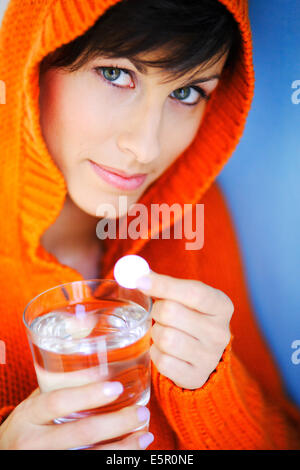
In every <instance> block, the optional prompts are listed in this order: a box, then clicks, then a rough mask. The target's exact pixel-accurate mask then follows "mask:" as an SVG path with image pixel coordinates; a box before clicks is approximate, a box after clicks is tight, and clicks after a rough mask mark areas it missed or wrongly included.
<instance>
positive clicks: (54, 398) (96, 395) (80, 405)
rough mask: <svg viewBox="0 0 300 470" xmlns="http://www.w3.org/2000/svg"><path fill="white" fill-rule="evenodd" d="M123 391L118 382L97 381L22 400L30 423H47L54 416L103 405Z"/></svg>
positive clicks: (54, 417)
mask: <svg viewBox="0 0 300 470" xmlns="http://www.w3.org/2000/svg"><path fill="white" fill-rule="evenodd" d="M122 392H123V385H122V384H121V383H120V382H98V383H92V384H88V385H83V386H81V387H71V388H64V389H59V390H53V391H51V392H47V393H41V394H40V395H38V396H35V395H34V396H31V397H29V399H28V400H26V401H24V402H23V410H24V408H25V407H26V411H27V416H26V417H27V419H28V421H29V422H30V423H32V424H47V423H50V422H52V421H53V420H54V419H56V418H61V417H64V416H68V415H70V414H72V413H75V412H78V411H83V410H88V409H92V408H97V407H99V406H104V405H107V404H109V403H111V402H112V401H114V400H115V399H116V398H117V397H118V396H120V395H121V393H122Z"/></svg>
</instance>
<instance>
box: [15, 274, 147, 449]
mask: <svg viewBox="0 0 300 470" xmlns="http://www.w3.org/2000/svg"><path fill="white" fill-rule="evenodd" d="M151 309H152V300H151V297H148V296H146V295H145V294H143V293H142V292H141V291H140V290H138V289H129V288H125V287H122V286H120V285H119V284H118V283H117V282H116V281H114V280H106V279H95V280H83V281H75V282H70V283H67V284H62V285H60V286H56V287H53V288H52V289H49V290H47V291H45V292H43V293H41V294H39V295H38V296H37V297H35V298H34V299H32V300H31V301H30V302H29V304H28V305H27V306H26V308H25V311H24V315H23V320H24V323H25V326H26V331H27V336H28V340H29V344H30V347H31V351H32V356H33V361H34V367H35V370H36V375H37V380H38V384H39V387H40V391H41V392H42V393H43V392H48V391H51V390H55V389H60V388H65V387H75V386H79V385H84V384H88V383H91V382H96V381H103V382H104V381H118V382H121V383H122V384H123V388H124V390H123V392H122V394H121V395H120V396H119V397H118V398H117V400H115V401H114V402H113V403H110V404H109V405H106V406H102V407H99V408H95V409H91V410H84V411H82V412H77V413H73V414H71V415H69V416H63V417H61V418H58V419H56V420H55V422H57V423H64V422H69V421H72V420H76V419H80V418H83V417H85V416H89V415H91V414H99V413H107V412H111V411H118V410H120V409H121V408H123V407H127V406H131V405H135V404H136V405H143V406H145V405H147V404H148V402H149V399H150V385H151V365H150V364H151V362H150V352H149V350H150V327H151V317H150V313H151ZM148 426H149V423H147V424H146V426H141V427H140V428H137V429H136V430H135V431H137V430H140V429H144V430H147V429H148ZM123 438H124V436H120V437H118V438H117V439H112V440H110V441H105V443H108V442H114V441H117V440H120V439H123ZM103 443H104V442H103Z"/></svg>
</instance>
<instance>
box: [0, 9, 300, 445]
mask: <svg viewBox="0 0 300 470" xmlns="http://www.w3.org/2000/svg"><path fill="white" fill-rule="evenodd" d="M115 3H117V1H116V0H34V1H32V0H11V1H10V3H9V5H8V8H7V10H6V13H5V15H4V18H3V22H2V26H1V30H0V79H1V80H3V81H4V82H5V84H6V104H5V105H0V167H1V171H0V184H1V192H0V214H1V220H2V223H1V231H0V256H1V265H0V282H1V307H0V339H1V340H2V341H4V342H5V347H6V364H0V422H1V420H4V419H5V418H6V417H7V416H8V414H9V413H10V412H11V411H12V410H13V409H14V407H15V406H16V405H17V404H18V403H20V402H21V401H22V400H24V399H25V398H26V397H27V396H28V395H29V394H30V393H31V392H32V391H33V390H34V389H35V388H36V387H37V381H36V376H35V371H34V367H33V362H32V357H31V352H30V348H29V345H28V342H27V338H26V333H25V328H24V325H23V322H22V314H23V311H24V308H25V306H26V304H27V303H28V302H29V301H30V300H31V299H32V298H33V297H34V296H36V295H37V294H39V293H41V292H43V291H44V290H46V289H49V288H51V287H53V286H56V285H59V284H62V283H65V282H70V281H75V280H80V279H82V276H81V274H80V273H79V272H77V271H76V270H74V269H72V268H70V267H68V266H66V265H62V264H61V263H60V262H59V261H58V260H57V259H56V258H55V257H54V256H53V255H51V254H50V253H48V252H47V251H46V250H45V249H44V248H43V246H42V245H41V243H40V239H41V236H42V234H43V233H44V232H45V230H46V229H47V228H48V227H50V226H51V225H52V224H53V223H54V221H55V220H56V218H57V217H58V214H59V213H60V211H61V209H62V207H63V204H64V200H65V197H66V193H67V188H66V183H65V181H64V178H63V175H62V174H61V172H60V171H59V169H58V168H57V167H56V165H55V164H54V161H53V159H52V158H51V155H50V154H49V152H48V150H47V147H46V144H45V142H44V140H43V137H42V133H41V128H40V121H39V64H40V61H41V60H42V59H43V58H44V57H45V56H46V55H47V54H48V53H50V52H52V51H54V50H55V49H56V48H58V47H59V46H61V45H62V44H66V43H68V42H70V41H71V40H73V39H74V38H76V37H77V36H79V35H81V34H83V33H84V32H85V31H86V30H87V29H89V28H90V27H91V26H92V25H93V24H94V23H95V21H96V20H97V18H98V17H99V16H100V15H102V14H103V13H104V12H105V11H106V10H107V9H108V8H109V7H110V6H112V5H114V4H115ZM222 3H223V4H224V5H225V6H226V7H227V8H228V10H229V11H230V12H231V13H232V15H234V18H235V19H236V21H237V22H238V24H239V27H240V31H241V35H242V49H241V51H240V56H239V60H238V63H237V65H236V67H235V70H234V74H233V76H230V75H229V74H227V73H226V72H225V73H224V75H223V76H222V79H221V81H220V83H219V85H218V87H217V89H216V90H215V91H214V92H213V94H212V97H211V99H210V101H209V102H208V104H207V107H206V110H205V114H204V117H203V121H202V124H201V126H200V129H199V132H198V134H197V136H196V138H195V140H194V141H193V143H192V144H191V146H190V147H189V148H188V149H187V150H185V152H184V153H183V154H182V155H180V156H178V158H177V159H176V161H175V162H174V163H173V164H172V165H171V166H170V167H169V168H168V169H167V170H166V172H165V173H164V174H163V175H162V176H161V177H160V178H159V179H158V180H157V181H156V182H155V184H153V185H152V186H151V187H149V188H148V190H147V191H146V192H145V193H144V194H143V196H142V197H141V198H140V200H139V201H138V202H139V203H143V204H145V205H146V206H147V207H148V208H149V213H150V205H151V204H153V203H157V204H161V203H163V202H164V203H167V204H169V205H172V204H173V203H177V204H178V203H179V204H181V205H182V206H183V205H184V204H193V207H195V204H197V203H203V204H204V207H205V219H204V220H205V241H204V246H203V248H202V249H201V250H186V249H185V243H186V241H187V240H186V239H183V240H179V239H174V238H172V237H171V239H169V240H168V239H162V238H161V237H157V238H154V233H155V232H156V233H157V234H161V233H162V230H164V229H165V228H167V227H162V226H161V225H160V224H159V223H157V226H155V228H154V230H153V227H152V231H151V237H150V236H149V234H148V236H145V237H141V238H140V239H137V240H133V239H130V238H127V239H116V240H105V242H104V243H105V252H104V258H103V261H102V266H101V272H100V273H99V277H101V278H106V279H113V266H114V263H115V262H116V261H117V259H118V258H119V257H121V256H123V255H125V254H140V255H141V256H143V257H144V258H145V259H146V260H147V261H148V262H149V264H150V266H151V268H152V269H153V270H154V271H157V272H160V273H163V274H168V275H170V276H174V277H178V278H184V279H198V280H201V281H202V282H204V283H206V284H209V285H211V286H213V287H215V288H218V289H221V290H222V291H224V292H225V293H226V294H227V295H228V296H229V297H230V299H231V300H232V302H233V304H234V306H235V312H234V315H233V319H232V322H231V329H232V340H231V342H230V344H229V345H228V347H227V348H226V349H225V351H224V354H223V356H222V359H221V360H220V362H219V364H218V366H217V367H216V369H215V371H214V372H213V373H212V374H211V375H210V377H209V379H208V380H207V382H206V383H205V384H204V385H203V386H202V387H201V388H199V389H197V390H187V389H182V388H180V387H178V386H177V385H175V384H174V383H173V382H172V381H171V380H170V379H168V378H166V377H165V376H163V375H162V374H160V373H159V372H158V370H157V369H156V367H155V366H154V364H152V386H151V399H150V402H149V408H150V411H151V420H150V431H151V432H152V433H153V434H154V436H155V440H154V442H153V443H152V444H151V445H150V447H149V448H148V449H164V450H168V449H299V448H300V414H299V411H298V410H297V409H296V407H294V405H293V404H292V403H291V402H290V401H289V400H288V398H287V397H286V396H285V393H284V390H283V386H282V382H281V378H280V376H279V374H278V371H277V368H276V364H275V363H274V361H273V359H272V356H271V354H270V352H269V349H268V346H267V344H266V342H265V340H264V338H263V336H262V334H261V333H260V331H259V328H258V326H257V323H256V320H255V315H254V313H253V308H252V305H251V301H250V298H249V295H248V292H247V286H246V279H245V273H244V268H243V265H242V259H241V254H240V250H239V245H238V241H237V237H236V235H235V231H234V226H233V223H232V220H231V218H230V212H229V210H228V207H227V206H226V202H225V200H224V198H223V196H222V193H221V191H220V188H219V187H218V185H217V184H216V182H215V179H216V177H217V176H218V174H219V173H220V172H221V171H222V169H223V167H224V165H225V164H226V163H227V161H228V159H229V158H230V157H231V155H232V153H233V151H234V149H235V148H236V146H237V144H238V142H239V139H240V137H241V135H242V133H243V129H244V126H245V122H246V118H247V114H248V112H249V109H250V106H251V101H252V97H253V93H254V71H253V63H252V41H251V29H250V24H249V17H248V7H247V1H246V0H222ZM194 210H195V209H193V211H194ZM194 215H195V214H194ZM193 220H195V219H193ZM175 222H176V217H175V218H174V219H173V221H172V223H175Z"/></svg>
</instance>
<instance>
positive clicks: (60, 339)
mask: <svg viewBox="0 0 300 470" xmlns="http://www.w3.org/2000/svg"><path fill="white" fill-rule="evenodd" d="M89 282H98V283H100V282H110V283H113V284H116V285H117V286H119V287H121V288H122V289H127V290H131V291H133V290H138V291H139V292H140V293H141V294H142V295H143V296H144V297H145V298H147V299H148V300H149V308H148V309H147V310H146V309H144V310H145V312H146V313H147V315H145V316H143V318H142V319H140V320H139V321H138V322H137V323H136V324H135V325H134V326H133V327H131V328H126V329H125V328H124V329H123V330H122V329H120V330H118V331H116V332H114V333H107V334H103V335H101V336H93V337H91V338H74V339H71V340H70V342H71V341H72V342H74V343H84V342H93V341H97V340H98V341H99V339H101V338H102V339H107V338H114V337H115V336H116V334H122V333H123V334H124V335H125V334H128V333H130V332H131V331H133V330H134V329H136V328H137V327H138V326H140V325H141V324H142V323H144V322H145V321H146V320H147V318H148V317H149V316H150V313H151V311H152V307H153V300H152V298H151V296H147V295H146V294H144V293H143V292H142V291H141V290H140V289H138V288H136V287H133V288H130V287H124V286H121V285H120V284H118V282H117V281H116V280H115V279H104V278H102V279H101V278H99V279H97V278H95V279H83V280H78V281H70V282H65V283H63V284H59V285H57V286H54V287H50V288H49V289H46V290H45V291H43V292H41V293H39V294H37V295H36V296H35V297H33V298H32V299H31V300H30V301H29V302H28V303H27V305H26V306H25V308H24V311H23V316H22V317H23V323H24V325H25V327H26V329H27V330H28V331H29V332H30V333H31V334H33V335H35V336H36V337H37V338H55V340H56V341H58V342H62V341H66V339H65V338H58V337H56V336H49V335H47V336H45V335H41V334H39V333H35V332H34V331H32V329H31V327H30V325H29V324H28V322H27V320H26V318H25V316H26V313H27V311H28V309H29V307H30V306H31V305H32V303H33V302H34V301H36V300H37V299H38V298H39V297H42V296H43V295H45V294H47V293H48V292H50V291H53V290H55V289H59V288H62V287H64V286H69V285H71V284H79V283H89ZM134 303H136V302H134ZM136 304H137V303H136ZM137 305H138V304H137ZM142 308H143V307H142Z"/></svg>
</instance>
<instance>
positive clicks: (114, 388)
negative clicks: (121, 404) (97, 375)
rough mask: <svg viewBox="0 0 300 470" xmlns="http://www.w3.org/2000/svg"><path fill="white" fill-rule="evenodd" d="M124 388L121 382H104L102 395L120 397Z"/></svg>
mask: <svg viewBox="0 0 300 470" xmlns="http://www.w3.org/2000/svg"><path fill="white" fill-rule="evenodd" d="M123 390H124V388H123V385H122V384H121V382H104V384H103V393H104V395H106V396H107V397H111V396H113V395H120V394H121V393H122V392H123Z"/></svg>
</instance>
